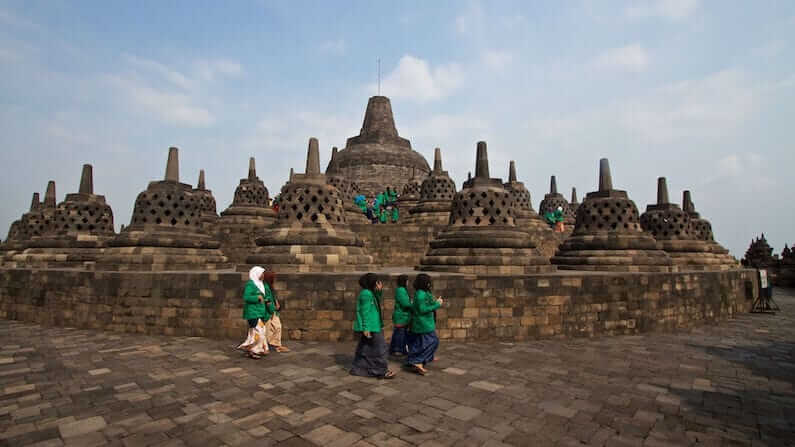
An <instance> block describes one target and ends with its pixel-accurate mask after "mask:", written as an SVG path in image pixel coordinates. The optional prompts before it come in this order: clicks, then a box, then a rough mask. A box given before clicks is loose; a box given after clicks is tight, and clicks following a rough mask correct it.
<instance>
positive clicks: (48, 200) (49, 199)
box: [44, 180, 55, 208]
mask: <svg viewBox="0 0 795 447" xmlns="http://www.w3.org/2000/svg"><path fill="white" fill-rule="evenodd" d="M44 208H55V181H54V180H50V181H49V182H47V192H45V193H44Z"/></svg>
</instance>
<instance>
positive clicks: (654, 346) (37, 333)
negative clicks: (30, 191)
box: [0, 289, 795, 447]
mask: <svg viewBox="0 0 795 447" xmlns="http://www.w3.org/2000/svg"><path fill="white" fill-rule="evenodd" d="M776 300H777V301H778V303H779V305H780V306H781V308H782V312H781V313H779V314H778V315H775V316H773V315H752V314H748V315H740V316H738V317H737V318H736V319H735V320H733V321H730V322H727V323H725V324H721V325H720V326H708V327H702V328H699V329H696V330H693V331H692V332H688V333H673V334H660V333H658V334H648V335H643V336H627V337H604V338H594V339H553V340H543V341H534V342H523V343H484V344H475V343H467V344H464V343H451V342H443V343H442V345H441V348H440V351H439V358H440V360H439V361H438V364H432V365H430V367H429V369H430V370H431V373H430V374H429V375H428V376H425V377H420V376H417V375H414V374H411V373H409V372H407V371H401V372H400V373H399V375H398V377H397V378H396V379H395V380H392V381H379V380H375V379H366V378H360V377H353V376H350V375H348V374H347V369H348V366H349V363H350V361H351V358H352V353H353V350H354V346H353V345H352V344H350V343H343V344H329V343H309V342H306V343H299V342H292V343H290V347H291V348H293V352H291V353H288V354H277V353H272V354H270V355H268V356H267V357H266V358H263V359H261V360H256V361H255V360H250V359H248V358H246V357H244V356H242V355H241V354H240V353H238V352H236V351H235V350H234V349H233V347H234V346H235V345H236V343H237V342H238V340H229V341H223V340H221V341H219V340H208V339H203V338H196V337H190V338H188V337H154V336H141V335H128V334H120V333H111V332H97V331H88V330H76V329H69V328H57V327H55V328H48V327H40V326H36V325H32V324H27V323H20V322H16V321H6V320H0V446H5V445H8V446H32V445H35V446H72V445H74V446H91V445H114V446H225V445H230V446H231V445H247V446H251V445H282V446H293V445H294V446H314V445H323V446H327V445H328V446H348V445H354V446H382V445H383V446H412V445H418V446H426V447H429V446H502V445H516V446H524V445H534V446H545V445H550V446H583V445H588V446H642V447H669V446H788V445H795V390H793V385H794V384H795V291H793V290H783V289H777V290H776ZM392 367H393V368H395V369H399V368H400V365H399V364H398V363H397V362H392Z"/></svg>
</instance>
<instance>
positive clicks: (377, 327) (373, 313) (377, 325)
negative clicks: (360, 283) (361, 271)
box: [353, 289, 384, 332]
mask: <svg viewBox="0 0 795 447" xmlns="http://www.w3.org/2000/svg"><path fill="white" fill-rule="evenodd" d="M383 325H384V323H383V320H382V319H381V291H380V290H379V291H376V292H375V294H373V292H371V291H369V290H368V289H362V291H361V292H359V298H358V299H357V300H356V319H355V320H354V321H353V330H354V331H356V332H365V331H367V332H381V329H382V328H383Z"/></svg>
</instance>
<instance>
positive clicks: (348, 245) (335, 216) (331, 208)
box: [246, 138, 373, 272]
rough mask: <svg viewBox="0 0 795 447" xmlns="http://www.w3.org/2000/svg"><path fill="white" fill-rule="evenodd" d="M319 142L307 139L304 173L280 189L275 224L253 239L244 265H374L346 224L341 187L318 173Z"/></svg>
mask: <svg viewBox="0 0 795 447" xmlns="http://www.w3.org/2000/svg"><path fill="white" fill-rule="evenodd" d="M318 153H319V149H318V141H317V139H316V138H310V140H309V147H308V149H307V166H306V173H305V174H294V175H293V176H292V178H291V180H290V182H289V183H288V184H286V185H285V186H284V188H282V191H281V194H280V198H281V201H280V203H279V215H278V220H277V222H276V224H275V225H274V226H273V227H271V228H266V229H264V230H263V231H262V232H261V233H260V234H261V235H260V237H258V238H257V239H256V244H257V248H256V249H255V250H254V251H253V252H252V253H251V254H250V255H249V256H248V257H247V258H246V263H248V264H269V265H272V266H274V268H276V269H277V270H282V271H301V272H316V271H332V272H333V271H351V270H356V269H362V268H364V269H366V268H367V267H368V266H371V265H372V264H373V259H372V257H371V256H369V255H367V254H366V253H365V252H364V250H363V248H362V247H363V246H364V244H363V243H362V241H361V240H360V239H359V238H358V237H357V236H356V234H355V233H353V232H352V231H351V229H350V226H349V225H348V223H347V220H346V216H345V207H344V204H343V201H342V198H341V195H340V192H339V191H338V190H337V188H335V187H334V186H332V185H330V184H328V183H327V179H326V176H325V175H324V174H321V173H320V162H319V155H318Z"/></svg>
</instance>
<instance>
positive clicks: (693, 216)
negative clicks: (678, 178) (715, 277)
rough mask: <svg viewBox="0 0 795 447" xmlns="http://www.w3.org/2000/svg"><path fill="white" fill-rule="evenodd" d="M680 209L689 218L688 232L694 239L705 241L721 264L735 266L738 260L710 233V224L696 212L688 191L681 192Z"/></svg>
mask: <svg viewBox="0 0 795 447" xmlns="http://www.w3.org/2000/svg"><path fill="white" fill-rule="evenodd" d="M682 209H683V210H684V211H685V212H686V213H687V215H688V217H689V218H690V234H692V235H693V237H694V238H695V239H698V240H702V241H705V242H706V243H707V244H708V245H709V246H710V249H711V250H712V253H715V254H716V255H717V258H718V259H720V260H721V261H722V262H723V264H725V265H731V266H737V264H738V262H737V260H736V259H734V257H732V256H731V255H730V254H729V250H727V249H725V248H723V246H721V245H720V244H718V243H717V242H716V241H715V236H714V235H713V233H712V224H711V223H710V222H709V221H708V220H707V219H704V218H702V217H701V215H700V214H699V213H697V212H696V206H695V205H694V204H693V200H692V198H691V194H690V191H684V192H683V193H682Z"/></svg>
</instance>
